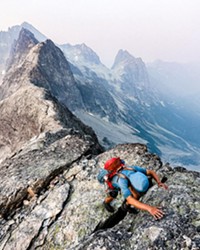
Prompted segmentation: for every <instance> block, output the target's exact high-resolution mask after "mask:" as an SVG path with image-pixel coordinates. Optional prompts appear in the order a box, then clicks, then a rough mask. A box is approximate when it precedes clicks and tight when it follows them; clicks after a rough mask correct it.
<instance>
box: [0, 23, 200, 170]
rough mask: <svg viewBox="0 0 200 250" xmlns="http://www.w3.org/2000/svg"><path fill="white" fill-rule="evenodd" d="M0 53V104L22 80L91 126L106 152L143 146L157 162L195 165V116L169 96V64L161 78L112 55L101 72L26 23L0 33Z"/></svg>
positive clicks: (156, 70) (90, 57)
mask: <svg viewBox="0 0 200 250" xmlns="http://www.w3.org/2000/svg"><path fill="white" fill-rule="evenodd" d="M0 55H1V59H0V70H1V72H2V74H1V78H0V100H5V98H9V97H10V96H11V95H12V94H13V93H15V92H16V91H17V90H19V89H20V88H21V87H22V86H25V85H26V84H27V82H29V84H32V85H33V86H37V87H40V88H43V89H45V90H48V91H49V92H50V94H51V95H52V96H53V97H55V98H56V99H58V101H59V102H60V103H61V104H62V105H64V106H65V107H68V108H69V109H70V110H71V111H72V112H73V113H74V114H75V115H76V116H78V117H79V118H80V119H81V120H82V121H83V122H84V123H85V124H87V125H89V126H91V127H92V128H93V129H94V131H95V133H96V134H97V136H98V138H99V140H100V142H101V144H102V145H103V146H104V147H106V148H108V147H111V146H113V145H115V144H118V143H124V142H143V143H145V144H147V146H148V148H149V149H150V151H151V152H153V153H156V154H159V155H160V156H161V157H162V159H163V160H164V161H170V162H172V163H175V164H177V165H180V164H184V165H187V166H188V167H189V168H190V167H192V165H196V166H197V165H198V162H199V160H200V133H199V132H200V131H199V130H200V129H199V122H200V115H199V111H198V108H195V109H192V108H191V105H189V104H188V103H186V102H185V103H183V101H182V99H178V98H177V92H176V94H174V92H173V88H172V86H171V84H172V83H173V81H172V79H173V76H174V74H175V73H174V72H176V70H175V69H174V67H173V66H170V67H169V72H170V74H169V76H170V77H169V78H167V76H168V71H166V67H165V66H166V65H165V64H164V63H161V62H159V63H158V62H157V64H152V65H148V66H146V65H145V63H144V62H143V61H142V59H141V58H135V57H134V56H132V55H131V54H130V53H129V52H128V51H126V50H119V52H118V54H117V55H116V58H115V60H114V64H113V66H112V68H111V69H108V68H107V67H106V66H105V65H103V64H102V63H101V61H100V59H99V57H98V55H97V54H96V53H95V52H94V51H93V50H92V49H91V48H89V47H87V46H86V45H85V44H81V45H75V46H72V45H70V44H64V45H55V44H54V43H53V41H51V40H48V39H47V38H46V37H45V36H44V35H43V34H41V33H40V32H39V31H37V30H36V29H35V28H34V27H33V26H31V25H30V24H27V23H23V24H22V25H20V26H14V27H12V28H10V29H9V30H8V31H7V32H0ZM161 69H162V70H161ZM173 70H174V71H173ZM183 72H184V71H183ZM185 72H186V71H185ZM187 74H188V73H187ZM175 76H177V77H178V78H179V79H181V78H180V77H182V78H184V77H183V76H182V74H179V75H178V74H177V75H176V74H175ZM168 79H169V82H168ZM191 79H192V78H191ZM178 81H179V80H178V79H177V80H176V82H178ZM174 83H175V80H174ZM180 84H181V83H180ZM168 89H170V91H171V92H170V95H169V91H168ZM187 102H188V100H187ZM197 107H198V105H197ZM193 168H196V167H194V166H193Z"/></svg>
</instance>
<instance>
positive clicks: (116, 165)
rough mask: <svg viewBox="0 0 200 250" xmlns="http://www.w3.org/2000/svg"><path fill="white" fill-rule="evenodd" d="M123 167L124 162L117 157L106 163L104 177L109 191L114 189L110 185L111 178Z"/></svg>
mask: <svg viewBox="0 0 200 250" xmlns="http://www.w3.org/2000/svg"><path fill="white" fill-rule="evenodd" d="M123 167H124V161H122V160H121V159H120V158H119V157H116V158H111V159H109V160H107V161H106V163H105V165H104V169H106V170H107V171H108V174H107V175H106V176H105V177H106V178H105V182H106V183H107V185H108V187H109V188H110V189H114V187H113V185H112V178H113V177H114V176H115V175H116V174H117V173H118V171H120V170H121V169H122V168H123Z"/></svg>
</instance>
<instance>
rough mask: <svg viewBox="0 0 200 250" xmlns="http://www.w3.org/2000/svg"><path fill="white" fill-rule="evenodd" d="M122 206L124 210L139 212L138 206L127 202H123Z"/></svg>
mask: <svg viewBox="0 0 200 250" xmlns="http://www.w3.org/2000/svg"><path fill="white" fill-rule="evenodd" d="M121 208H122V210H123V211H126V212H129V213H131V214H137V213H138V211H137V209H136V208H134V207H132V206H130V205H128V204H126V202H123V203H122V205H121Z"/></svg>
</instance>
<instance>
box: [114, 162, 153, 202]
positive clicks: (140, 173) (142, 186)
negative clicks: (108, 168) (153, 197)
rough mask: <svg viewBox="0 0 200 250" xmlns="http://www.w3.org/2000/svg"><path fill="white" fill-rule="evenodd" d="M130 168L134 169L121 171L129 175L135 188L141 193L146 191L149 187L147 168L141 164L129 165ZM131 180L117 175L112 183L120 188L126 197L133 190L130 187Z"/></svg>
mask: <svg viewBox="0 0 200 250" xmlns="http://www.w3.org/2000/svg"><path fill="white" fill-rule="evenodd" d="M128 168H132V169H133V170H135V171H132V170H126V169H124V170H122V171H120V173H122V174H124V175H125V176H127V178H128V179H129V181H130V183H131V185H132V186H133V188H134V189H135V190H136V191H138V192H139V193H143V192H146V191H147V190H148V188H149V180H148V178H147V176H146V174H147V171H146V169H145V168H141V167H139V166H129V167H128ZM129 181H128V180H127V179H126V178H123V177H119V176H118V175H115V176H114V177H113V179H112V185H113V187H115V188H116V189H118V190H121V192H122V195H123V196H124V198H125V199H126V198H127V197H128V196H130V195H131V191H130V189H129Z"/></svg>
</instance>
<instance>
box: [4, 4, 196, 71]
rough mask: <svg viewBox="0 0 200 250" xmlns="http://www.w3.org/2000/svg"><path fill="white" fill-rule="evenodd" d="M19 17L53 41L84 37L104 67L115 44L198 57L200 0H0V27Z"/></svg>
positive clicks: (148, 54) (163, 55)
mask: <svg viewBox="0 0 200 250" xmlns="http://www.w3.org/2000/svg"><path fill="white" fill-rule="evenodd" d="M24 21H26V22H29V23H30V24H32V25H33V26H34V27H35V28H37V29H38V30H39V31H40V32H42V33H43V34H44V35H46V36H47V37H49V38H51V39H52V40H53V41H54V42H56V43H59V44H63V43H70V44H72V45H74V44H80V43H83V42H84V43H85V44H86V45H88V46H89V47H90V48H92V49H93V50H94V51H95V52H96V53H97V54H98V55H99V57H100V59H101V61H102V63H104V64H105V65H107V66H111V64H112V63H113V61H114V57H115V56H116V54H117V52H118V50H119V49H126V50H128V51H129V52H130V53H131V54H132V55H134V56H135V57H141V58H142V59H143V60H144V61H145V62H149V61H153V60H156V59H162V60H165V61H177V62H191V61H200V0H0V30H7V29H8V27H11V26H13V25H16V24H21V23H22V22H24Z"/></svg>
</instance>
